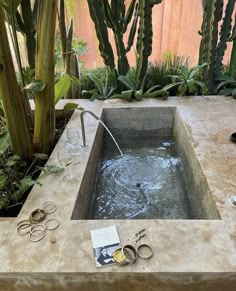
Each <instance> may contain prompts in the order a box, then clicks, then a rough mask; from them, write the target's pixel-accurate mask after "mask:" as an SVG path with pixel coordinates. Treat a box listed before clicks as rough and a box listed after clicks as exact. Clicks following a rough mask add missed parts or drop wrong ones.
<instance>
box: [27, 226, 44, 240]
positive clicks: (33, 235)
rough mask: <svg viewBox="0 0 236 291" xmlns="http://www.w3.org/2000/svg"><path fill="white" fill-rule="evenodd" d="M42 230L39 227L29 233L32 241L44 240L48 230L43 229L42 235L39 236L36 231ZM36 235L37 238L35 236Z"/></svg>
mask: <svg viewBox="0 0 236 291" xmlns="http://www.w3.org/2000/svg"><path fill="white" fill-rule="evenodd" d="M38 231H40V230H39V229H34V230H32V231H30V235H29V239H30V240H31V241H32V242H37V241H40V240H42V239H43V238H44V237H45V234H46V232H45V231H42V232H41V235H40V236H39V237H37V236H38V235H37V234H35V232H38ZM34 237H35V238H34Z"/></svg>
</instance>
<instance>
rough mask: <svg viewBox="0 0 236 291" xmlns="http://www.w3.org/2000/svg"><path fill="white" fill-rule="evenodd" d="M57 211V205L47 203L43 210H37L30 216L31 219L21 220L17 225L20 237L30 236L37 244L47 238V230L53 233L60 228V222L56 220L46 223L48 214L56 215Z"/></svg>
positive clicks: (49, 220) (51, 219)
mask: <svg viewBox="0 0 236 291" xmlns="http://www.w3.org/2000/svg"><path fill="white" fill-rule="evenodd" d="M56 210H57V207H56V204H55V203H54V202H51V201H47V202H45V203H44V204H43V207H42V209H40V208H37V209H35V210H34V211H33V212H32V213H31V214H30V216H29V219H25V220H21V221H19V222H18V223H17V233H18V235H26V234H29V239H30V240H31V241H32V242H37V241H40V240H42V239H43V238H44V237H45V234H46V230H49V231H52V230H54V229H56V228H58V227H59V225H60V221H59V220H58V219H56V218H50V219H48V220H47V221H45V224H43V223H41V222H42V221H44V220H45V219H46V217H47V215H48V214H51V213H54V212H55V211H56Z"/></svg>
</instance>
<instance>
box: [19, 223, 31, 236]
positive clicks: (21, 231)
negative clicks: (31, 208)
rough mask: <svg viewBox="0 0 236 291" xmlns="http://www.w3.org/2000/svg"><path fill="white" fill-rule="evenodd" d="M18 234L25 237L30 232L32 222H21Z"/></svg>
mask: <svg viewBox="0 0 236 291" xmlns="http://www.w3.org/2000/svg"><path fill="white" fill-rule="evenodd" d="M16 227H17V233H18V234H19V235H24V234H27V233H29V232H30V229H29V228H30V227H31V222H30V220H29V219H25V220H21V221H19V222H18V223H17V225H16Z"/></svg>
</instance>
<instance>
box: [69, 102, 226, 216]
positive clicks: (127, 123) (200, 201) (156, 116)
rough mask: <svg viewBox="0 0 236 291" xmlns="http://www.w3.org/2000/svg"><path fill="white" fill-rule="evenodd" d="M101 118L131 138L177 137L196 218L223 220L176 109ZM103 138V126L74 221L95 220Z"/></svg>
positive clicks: (117, 111)
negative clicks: (93, 216)
mask: <svg viewBox="0 0 236 291" xmlns="http://www.w3.org/2000/svg"><path fill="white" fill-rule="evenodd" d="M101 119H102V120H103V122H105V124H106V125H107V126H108V128H109V129H110V130H111V131H112V132H116V131H117V130H118V131H119V132H120V131H124V132H125V135H126V136H129V137H132V135H133V136H137V135H139V133H142V135H143V134H144V133H146V134H147V136H150V135H152V136H161V137H167V138H168V137H170V136H174V138H175V141H176V149H177V153H178V155H179V156H180V157H181V160H182V163H183V168H184V171H183V173H184V180H185V183H186V185H187V189H188V194H189V199H190V203H191V205H192V209H193V215H192V218H194V219H220V217H219V214H218V212H217V209H216V206H215V204H214V202H213V200H212V198H211V192H210V189H209V187H208V184H207V181H206V178H205V176H204V174H203V171H202V169H201V167H200V164H199V162H198V159H197V157H196V154H195V152H194V150H193V148H192V144H191V140H190V139H189V136H188V133H187V131H186V128H185V125H184V123H183V121H182V119H181V117H180V114H179V113H178V109H177V108H176V107H164V108H160V107H150V108H149V107H145V108H105V109H103V112H102V118H101ZM103 135H104V129H103V127H102V126H101V125H99V127H98V130H97V133H96V137H95V139H94V143H93V145H92V150H91V154H90V156H89V161H88V164H87V167H86V170H85V173H84V177H83V180H82V183H81V187H80V190H79V193H78V197H77V199H76V203H75V207H74V210H73V214H72V217H71V218H72V219H73V220H77V219H86V220H87V219H91V207H92V204H93V200H94V191H95V185H96V178H97V170H98V165H99V161H100V157H101V152H102V147H103ZM118 143H119V138H118Z"/></svg>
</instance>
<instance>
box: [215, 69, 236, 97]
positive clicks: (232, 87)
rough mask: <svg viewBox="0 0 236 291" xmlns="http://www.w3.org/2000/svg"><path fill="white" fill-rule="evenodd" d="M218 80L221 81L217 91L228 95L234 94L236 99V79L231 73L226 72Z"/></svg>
mask: <svg viewBox="0 0 236 291" xmlns="http://www.w3.org/2000/svg"><path fill="white" fill-rule="evenodd" d="M218 81H221V82H220V84H219V85H218V86H217V88H216V91H217V92H219V94H222V95H226V96H233V98H234V99H236V80H235V79H234V78H232V77H231V76H230V75H229V74H227V73H226V74H224V75H223V76H221V77H220V78H219V79H218Z"/></svg>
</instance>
